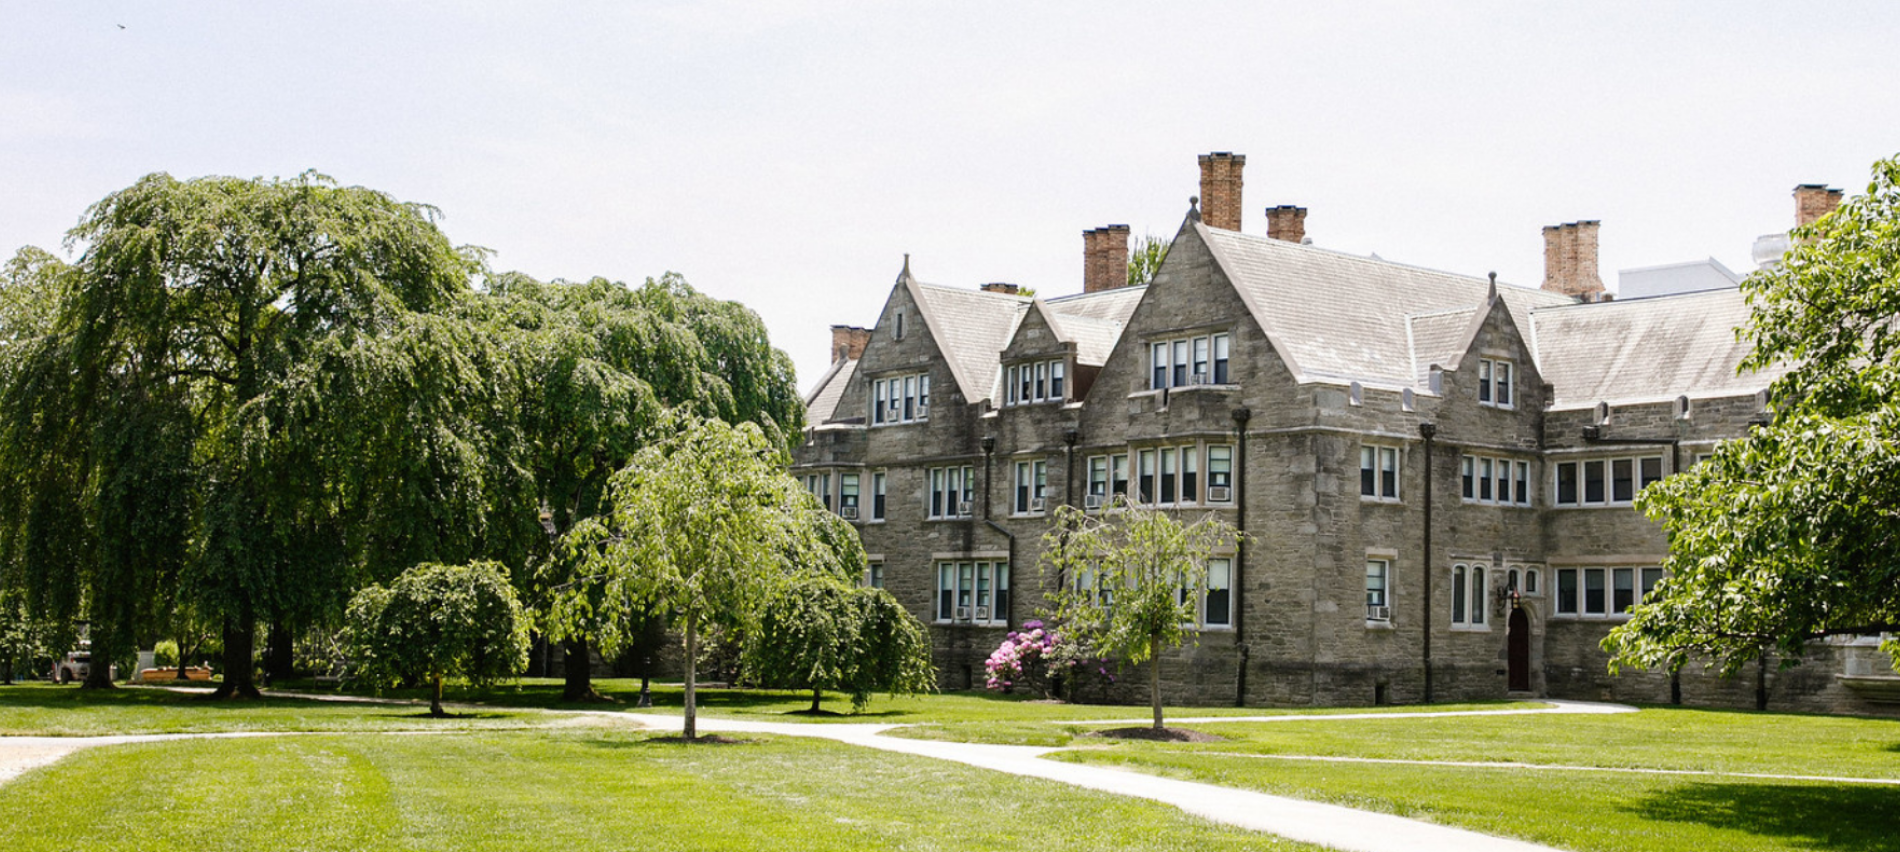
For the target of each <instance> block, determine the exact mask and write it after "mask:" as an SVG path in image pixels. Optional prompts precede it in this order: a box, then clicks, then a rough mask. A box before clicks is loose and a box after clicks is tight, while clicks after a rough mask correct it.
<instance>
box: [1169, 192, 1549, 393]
mask: <svg viewBox="0 0 1900 852" xmlns="http://www.w3.org/2000/svg"><path fill="white" fill-rule="evenodd" d="M1190 224H1191V225H1192V227H1193V228H1194V230H1195V232H1196V233H1197V234H1198V235H1199V236H1200V237H1201V239H1203V240H1204V241H1205V242H1206V243H1207V246H1208V249H1209V251H1211V252H1212V253H1213V255H1214V258H1215V259H1216V261H1217V262H1219V263H1220V265H1221V268H1222V269H1223V270H1224V271H1225V272H1226V273H1227V277H1228V279H1229V280H1231V281H1232V282H1233V284H1234V289H1235V290H1236V291H1238V292H1239V294H1240V297H1241V299H1242V300H1243V301H1245V302H1246V303H1247V306H1248V309H1249V310H1250V311H1251V312H1252V313H1253V316H1254V320H1255V321H1256V322H1258V323H1259V324H1260V327H1261V329H1262V330H1263V331H1265V332H1266V334H1267V338H1268V339H1269V340H1270V341H1272V342H1273V345H1274V348H1275V349H1276V350H1278V351H1279V353H1280V355H1281V357H1282V359H1283V360H1285V361H1286V363H1287V365H1288V367H1289V368H1290V369H1291V370H1292V371H1293V374H1294V376H1295V377H1296V378H1297V379H1298V380H1299V381H1302V382H1309V381H1324V380H1333V381H1340V382H1346V381H1359V382H1364V383H1368V384H1383V385H1387V386H1396V387H1411V386H1415V385H1416V384H1418V382H1419V381H1420V375H1421V372H1420V371H1421V370H1422V369H1423V368H1425V367H1427V366H1429V365H1430V364H1431V363H1435V362H1436V361H1435V360H1433V359H1446V362H1445V363H1444V366H1446V367H1448V368H1449V367H1452V366H1454V365H1455V363H1456V359H1455V358H1448V356H1446V355H1445V354H1444V353H1443V351H1442V348H1441V349H1440V350H1439V351H1438V352H1437V353H1436V354H1434V353H1433V352H1432V351H1430V350H1429V349H1428V350H1417V346H1418V343H1417V337H1418V333H1419V332H1420V331H1423V332H1424V333H1425V337H1427V338H1428V340H1427V341H1426V343H1427V346H1429V347H1444V346H1449V345H1452V342H1451V341H1450V340H1449V338H1450V337H1451V336H1452V333H1451V332H1450V331H1447V330H1445V329H1443V328H1442V326H1445V325H1459V326H1461V327H1462V324H1463V323H1466V322H1469V321H1471V319H1472V316H1473V313H1472V312H1474V311H1478V310H1479V309H1481V308H1484V307H1485V306H1486V305H1487V304H1488V300H1489V297H1490V289H1491V283H1490V282H1489V281H1487V280H1486V279H1483V278H1474V277H1470V276H1465V275H1454V274H1451V273H1448V272H1439V271H1437V270H1432V269H1424V268H1421V267H1416V266H1406V265H1404V264H1399V263H1392V262H1390V261H1386V260H1380V259H1376V258H1368V257H1361V256H1359V255H1354V254H1346V253H1344V252H1337V251H1332V250H1328V249H1323V248H1318V247H1316V246H1310V245H1301V244H1298V243H1291V242H1286V241H1284V240H1276V239H1272V238H1269V237H1263V236H1253V235H1249V234H1242V233H1238V232H1235V231H1225V230H1220V229H1217V228H1209V227H1207V226H1206V225H1204V224H1202V223H1200V222H1198V221H1192V222H1190ZM1497 289H1498V296H1499V298H1501V299H1503V300H1504V304H1505V307H1506V309H1508V310H1509V311H1510V312H1511V318H1512V320H1513V321H1515V322H1516V323H1517V326H1518V328H1519V329H1528V328H1530V322H1529V321H1530V313H1529V312H1530V310H1531V309H1532V308H1533V307H1539V306H1555V305H1560V304H1566V305H1567V304H1572V303H1573V302H1574V300H1573V299H1571V298H1570V297H1569V296H1565V295H1562V294H1560V293H1551V292H1546V291H1543V290H1536V289H1530V288H1525V287H1516V286H1511V285H1507V284H1499V285H1498V288H1497ZM1438 314H1450V315H1456V316H1458V317H1459V318H1457V319H1443V320H1435V319H1425V320H1424V322H1423V323H1422V325H1421V324H1420V323H1418V322H1416V321H1415V320H1414V318H1415V317H1420V318H1423V317H1428V316H1432V315H1438ZM1463 342H1464V343H1469V337H1467V338H1466V339H1465V341H1463ZM1460 354H1461V353H1460ZM1421 359H1424V363H1423V364H1419V363H1418V362H1419V361H1420V360H1421Z"/></svg>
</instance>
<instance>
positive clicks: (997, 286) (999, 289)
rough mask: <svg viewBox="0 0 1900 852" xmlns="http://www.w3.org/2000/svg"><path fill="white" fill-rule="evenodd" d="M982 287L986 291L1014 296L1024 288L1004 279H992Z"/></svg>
mask: <svg viewBox="0 0 1900 852" xmlns="http://www.w3.org/2000/svg"><path fill="white" fill-rule="evenodd" d="M981 289H982V290H983V292H985V293H1002V294H1004V295H1006V296H1014V295H1016V294H1017V293H1018V292H1019V291H1021V290H1022V288H1021V287H1019V286H1017V285H1015V284H1009V283H1006V282H1002V281H992V282H990V283H988V284H984V285H982V288H981Z"/></svg>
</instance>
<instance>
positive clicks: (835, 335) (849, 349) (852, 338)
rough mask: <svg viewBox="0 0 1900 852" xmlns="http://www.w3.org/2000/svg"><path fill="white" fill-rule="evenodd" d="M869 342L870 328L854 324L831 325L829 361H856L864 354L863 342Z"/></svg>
mask: <svg viewBox="0 0 1900 852" xmlns="http://www.w3.org/2000/svg"><path fill="white" fill-rule="evenodd" d="M870 342H871V330H870V329H868V328H858V327H857V326H855V325H834V326H832V327H831V363H833V364H836V363H838V362H839V361H856V360H857V359H859V358H861V357H863V355H864V344H866V343H870Z"/></svg>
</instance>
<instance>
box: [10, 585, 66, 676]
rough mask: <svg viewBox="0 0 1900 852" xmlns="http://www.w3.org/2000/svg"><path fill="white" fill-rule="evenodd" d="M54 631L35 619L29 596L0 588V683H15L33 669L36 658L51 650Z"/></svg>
mask: <svg viewBox="0 0 1900 852" xmlns="http://www.w3.org/2000/svg"><path fill="white" fill-rule="evenodd" d="M53 638H54V636H53V630H52V629H51V627H50V626H49V625H48V624H46V623H45V622H44V621H42V620H40V619H38V618H35V617H34V615H33V610H32V609H31V608H29V607H28V606H27V602H26V595H25V594H23V593H21V592H18V591H13V590H7V589H0V683H12V682H13V679H14V678H15V677H19V676H22V675H23V674H25V673H26V672H27V670H28V669H30V668H32V665H33V660H34V659H35V658H37V657H39V656H40V655H42V654H45V653H48V652H49V650H50V647H51V644H52V640H53Z"/></svg>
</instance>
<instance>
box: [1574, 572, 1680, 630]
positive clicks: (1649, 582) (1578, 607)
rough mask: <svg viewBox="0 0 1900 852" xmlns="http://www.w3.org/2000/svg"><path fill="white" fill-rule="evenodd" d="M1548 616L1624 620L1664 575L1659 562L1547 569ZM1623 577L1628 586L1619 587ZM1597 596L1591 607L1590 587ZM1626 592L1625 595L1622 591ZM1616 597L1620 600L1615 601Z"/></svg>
mask: <svg viewBox="0 0 1900 852" xmlns="http://www.w3.org/2000/svg"><path fill="white" fill-rule="evenodd" d="M1551 573H1552V574H1553V575H1555V579H1554V581H1553V584H1552V586H1551V592H1550V596H1551V598H1552V602H1551V610H1550V611H1551V618H1554V619H1563V620H1566V621H1570V620H1575V621H1628V620H1629V618H1630V615H1631V610H1633V609H1634V608H1635V607H1637V606H1640V605H1642V604H1643V603H1644V602H1646V601H1647V600H1648V599H1649V596H1650V595H1651V594H1653V593H1654V592H1655V590H1656V585H1657V584H1659V583H1661V582H1662V581H1663V579H1664V578H1666V577H1667V576H1668V571H1667V570H1666V569H1664V568H1663V567H1662V566H1660V565H1641V564H1636V565H1565V566H1561V567H1556V568H1552V569H1551ZM1625 578H1627V579H1628V580H1629V587H1628V588H1625V589H1619V588H1618V584H1619V583H1620V582H1621V581H1622V580H1624V579H1625ZM1592 585H1595V586H1596V590H1597V591H1596V593H1597V594H1598V595H1599V596H1600V603H1599V606H1598V608H1597V609H1595V610H1593V609H1592V608H1591V601H1590V595H1591V587H1592ZM1624 593H1627V594H1624ZM1619 597H1621V599H1620V600H1619Z"/></svg>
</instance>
